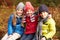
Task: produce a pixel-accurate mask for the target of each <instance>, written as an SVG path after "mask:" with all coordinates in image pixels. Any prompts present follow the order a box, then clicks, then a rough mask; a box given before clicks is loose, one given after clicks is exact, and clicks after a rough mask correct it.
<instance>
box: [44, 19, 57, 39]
mask: <svg viewBox="0 0 60 40" xmlns="http://www.w3.org/2000/svg"><path fill="white" fill-rule="evenodd" d="M49 29H50V32H49V33H48V34H47V35H45V37H46V38H47V39H48V38H52V37H53V36H54V35H55V33H56V27H55V21H54V20H53V21H50V24H49Z"/></svg>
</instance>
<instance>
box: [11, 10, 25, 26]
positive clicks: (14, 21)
mask: <svg viewBox="0 0 60 40" xmlns="http://www.w3.org/2000/svg"><path fill="white" fill-rule="evenodd" d="M13 14H14V17H13V20H12V23H13V25H14V26H16V21H17V19H16V17H17V16H16V11H15V12H13ZM22 15H23V14H22ZM22 18H23V16H22ZM21 25H22V26H24V25H23V23H21Z"/></svg>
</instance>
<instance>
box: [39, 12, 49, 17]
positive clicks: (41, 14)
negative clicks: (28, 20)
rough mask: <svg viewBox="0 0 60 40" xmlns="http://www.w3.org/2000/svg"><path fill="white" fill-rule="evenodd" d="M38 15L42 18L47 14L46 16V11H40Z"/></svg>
mask: <svg viewBox="0 0 60 40" xmlns="http://www.w3.org/2000/svg"><path fill="white" fill-rule="evenodd" d="M40 16H41V17H42V18H46V17H47V16H48V13H47V12H45V11H44V12H41V13H40Z"/></svg>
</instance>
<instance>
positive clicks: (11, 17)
mask: <svg viewBox="0 0 60 40" xmlns="http://www.w3.org/2000/svg"><path fill="white" fill-rule="evenodd" d="M12 19H13V15H11V16H10V18H9V20H8V35H11V34H12V33H13V29H12Z"/></svg>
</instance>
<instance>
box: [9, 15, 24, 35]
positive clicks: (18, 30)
mask: <svg viewBox="0 0 60 40" xmlns="http://www.w3.org/2000/svg"><path fill="white" fill-rule="evenodd" d="M13 17H14V15H13V14H12V15H11V16H10V18H9V20H8V35H12V34H13V33H18V34H20V35H23V33H24V28H23V27H22V26H21V21H22V18H17V21H16V27H15V26H14V25H13V24H12V19H13Z"/></svg>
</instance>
